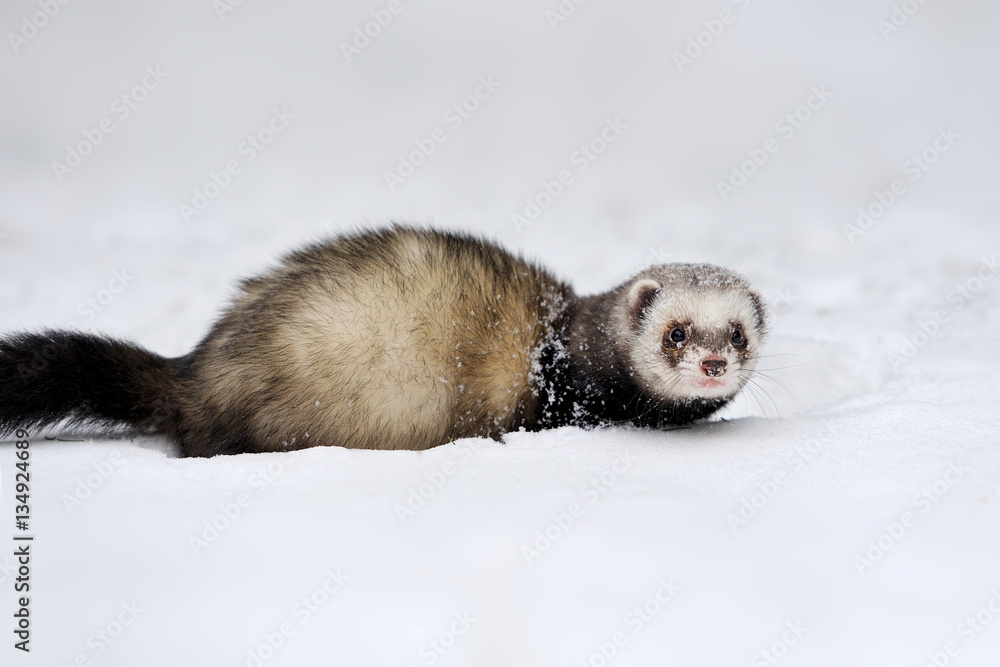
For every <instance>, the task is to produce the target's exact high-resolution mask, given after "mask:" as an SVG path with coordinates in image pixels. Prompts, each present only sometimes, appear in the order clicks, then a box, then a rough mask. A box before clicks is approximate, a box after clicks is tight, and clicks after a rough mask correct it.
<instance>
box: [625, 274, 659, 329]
mask: <svg viewBox="0 0 1000 667" xmlns="http://www.w3.org/2000/svg"><path fill="white" fill-rule="evenodd" d="M659 292H660V283H658V282H656V281H655V280H652V279H650V278H643V279H642V280H637V281H635V282H634V283H633V284H632V287H630V288H629V290H628V317H629V319H630V320H631V321H632V324H633V326H634V325H638V324H639V322H640V321H642V317H643V315H644V314H645V312H646V309H647V308H649V307H650V306H651V305H653V301H654V300H655V299H656V295H657V294H659Z"/></svg>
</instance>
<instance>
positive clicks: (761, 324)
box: [750, 287, 767, 336]
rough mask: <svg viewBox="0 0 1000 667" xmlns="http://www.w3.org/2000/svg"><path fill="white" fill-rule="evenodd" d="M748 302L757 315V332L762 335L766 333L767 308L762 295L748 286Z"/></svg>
mask: <svg viewBox="0 0 1000 667" xmlns="http://www.w3.org/2000/svg"><path fill="white" fill-rule="evenodd" d="M750 303H751V304H752V305H753V309H754V314H756V315H757V332H758V333H759V334H760V335H761V336H763V335H764V334H766V333H767V308H766V307H765V306H764V297H762V296H761V295H760V292H758V291H757V290H756V288H753V287H751V288H750Z"/></svg>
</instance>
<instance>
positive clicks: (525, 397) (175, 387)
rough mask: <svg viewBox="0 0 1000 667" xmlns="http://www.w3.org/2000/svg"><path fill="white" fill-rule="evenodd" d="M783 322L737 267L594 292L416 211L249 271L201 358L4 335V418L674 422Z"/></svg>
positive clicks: (386, 431)
mask: <svg viewBox="0 0 1000 667" xmlns="http://www.w3.org/2000/svg"><path fill="white" fill-rule="evenodd" d="M766 333H767V322H766V315H765V309H764V306H763V300H762V298H761V296H760V294H759V293H758V292H757V291H756V290H755V289H754V288H753V287H752V286H751V285H750V284H749V283H748V282H747V281H746V280H745V279H744V278H742V277H741V276H739V275H737V274H735V273H733V272H731V271H728V270H726V269H723V268H720V267H717V266H713V265H709V264H676V263H675V264H664V265H660V266H654V267H652V268H648V269H646V270H644V271H641V272H640V273H638V274H637V275H635V276H633V277H632V278H630V279H629V280H627V281H626V282H625V283H624V284H622V285H619V286H618V287H615V288H614V289H612V290H610V291H608V292H604V293H603V294H598V295H594V296H583V297H581V296H577V295H576V294H575V293H574V292H573V290H572V288H571V287H570V286H569V285H568V284H567V283H565V282H562V281H561V280H558V279H556V278H555V277H553V276H552V274H550V273H549V272H548V271H546V270H544V269H542V268H540V267H539V266H537V265H535V264H533V263H531V262H528V261H525V260H523V259H521V258H520V257H517V256H514V255H512V254H510V253H508V252H507V251H505V250H503V249H501V248H500V247H498V246H497V245H495V244H493V243H491V242H487V241H485V240H481V239H478V238H475V237H472V236H468V235H464V234H458V233H452V232H444V231H434V230H430V229H419V228H412V227H405V226H398V225H397V226H393V227H390V228H386V229H381V230H375V231H367V232H357V233H352V234H346V235H343V236H340V237H338V238H334V239H332V240H329V241H326V242H321V243H317V244H315V245H312V246H309V247H306V248H304V249H302V250H298V251H297V252H293V253H291V254H289V255H288V256H286V257H285V258H284V259H283V260H282V261H281V263H280V264H279V265H278V266H277V267H276V268H274V269H272V270H270V271H268V272H266V273H265V274H264V275H262V276H260V277H256V278H250V279H248V280H245V281H243V283H242V284H241V288H240V291H239V293H238V295H237V296H236V298H235V299H234V301H233V303H232V304H231V306H230V307H229V308H228V310H227V311H226V312H225V313H224V314H223V315H222V317H221V319H219V320H218V322H217V323H216V324H215V325H214V326H213V327H212V328H211V330H210V331H209V333H208V335H207V336H205V338H204V339H203V340H202V341H201V343H199V344H198V346H197V347H196V348H195V349H194V351H193V352H191V353H190V354H187V355H185V356H182V357H178V358H165V357H162V356H159V355H157V354H155V353H153V352H149V351H147V350H145V349H143V348H141V347H139V346H137V345H135V344H132V343H129V342H124V341H120V340H114V339H111V338H107V337H104V336H97V335H91V334H85V333H79V332H70V331H51V330H50V331H44V332H41V333H17V334H12V335H9V336H7V337H6V338H3V339H0V433H4V434H9V433H10V432H12V431H14V430H15V429H17V428H36V427H45V426H51V425H54V424H62V425H63V426H67V425H71V426H80V425H87V426H98V427H105V428H117V429H121V428H124V429H126V430H127V431H130V432H137V433H138V432H141V433H162V434H165V435H166V436H167V437H169V439H170V440H172V441H173V442H175V443H177V444H178V445H179V447H180V452H181V454H182V455H184V456H199V457H207V456H215V455H218V454H238V453H244V452H276V451H284V450H294V449H301V448H305V447H310V446H314V445H336V446H340V447H354V448H364V449H411V450H423V449H427V448H429V447H434V446H436V445H441V444H444V443H447V442H450V441H452V440H455V439H458V438H468V437H486V438H493V439H499V438H500V437H501V436H502V435H503V434H504V433H508V432H510V431H514V430H519V429H524V430H529V431H534V430H539V429H546V428H554V427H559V426H565V425H576V426H581V427H595V426H602V425H616V424H633V425H636V426H640V427H652V428H664V427H668V426H673V425H680V424H687V423H689V422H692V421H695V420H699V419H703V418H705V417H708V416H710V415H711V414H713V413H714V412H716V411H717V410H718V409H719V408H721V407H722V406H724V405H725V404H726V403H728V402H729V401H730V400H731V399H732V398H733V396H734V395H735V394H736V393H737V392H738V391H739V390H740V388H741V387H743V385H744V384H745V383H746V381H747V379H748V377H749V375H750V374H751V373H752V372H753V371H754V368H755V365H756V363H757V359H758V357H759V353H760V349H761V345H762V343H763V341H764V338H765V335H766Z"/></svg>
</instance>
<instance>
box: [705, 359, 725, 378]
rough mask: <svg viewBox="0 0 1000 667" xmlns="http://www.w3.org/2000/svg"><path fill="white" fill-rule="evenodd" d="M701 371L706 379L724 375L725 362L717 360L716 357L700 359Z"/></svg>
mask: <svg viewBox="0 0 1000 667" xmlns="http://www.w3.org/2000/svg"><path fill="white" fill-rule="evenodd" d="M701 370H702V371H704V372H705V375H707V376H708V377H712V378H714V377H719V376H720V375H725V374H726V360H725V359H719V358H718V357H715V358H714V359H713V358H709V359H702V360H701Z"/></svg>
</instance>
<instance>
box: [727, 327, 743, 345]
mask: <svg viewBox="0 0 1000 667" xmlns="http://www.w3.org/2000/svg"><path fill="white" fill-rule="evenodd" d="M730 340H731V341H733V345H737V346H739V345H743V344H744V343H745V342H746V340H745V339H744V338H743V332H742V331H740V328H739V327H736V328H735V329H733V336H732V338H730Z"/></svg>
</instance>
